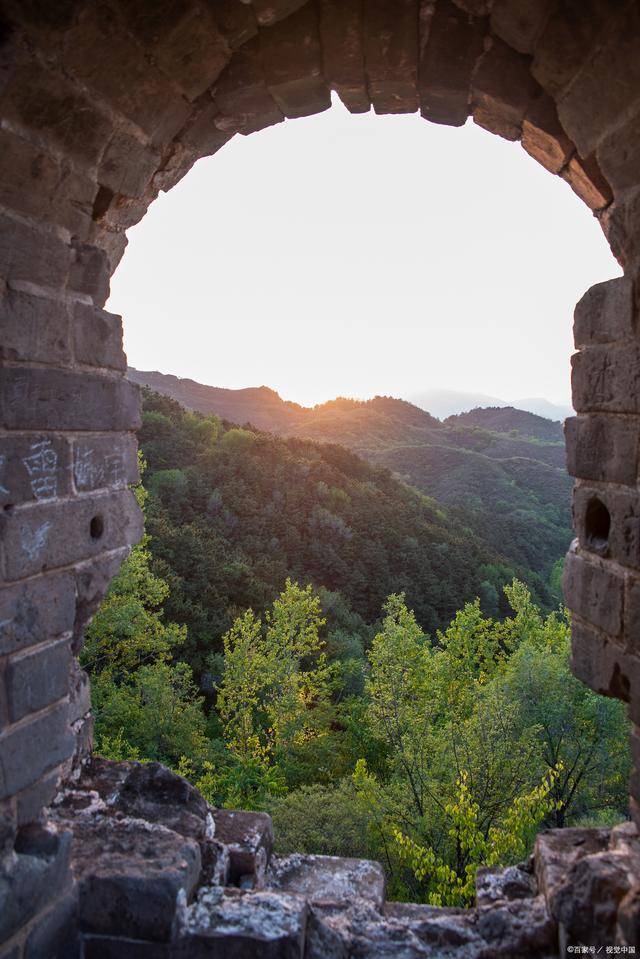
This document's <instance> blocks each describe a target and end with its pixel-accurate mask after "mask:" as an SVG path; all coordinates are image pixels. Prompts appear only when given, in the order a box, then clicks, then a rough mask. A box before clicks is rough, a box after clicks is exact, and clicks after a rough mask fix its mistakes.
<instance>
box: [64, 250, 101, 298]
mask: <svg viewBox="0 0 640 959" xmlns="http://www.w3.org/2000/svg"><path fill="white" fill-rule="evenodd" d="M72 247H73V258H72V260H71V265H70V268H69V288H70V289H71V290H73V291H74V292H76V293H84V294H85V295H86V296H90V297H91V299H92V300H93V302H94V303H95V305H96V306H102V305H103V304H104V302H105V300H106V299H107V297H108V296H109V280H110V278H111V270H110V267H109V259H108V257H107V254H106V253H105V251H104V250H101V249H100V247H97V246H93V245H92V244H90V243H78V242H77V241H76V240H75V239H74V240H72Z"/></svg>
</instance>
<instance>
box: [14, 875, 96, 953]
mask: <svg viewBox="0 0 640 959" xmlns="http://www.w3.org/2000/svg"><path fill="white" fill-rule="evenodd" d="M81 955H82V953H81V944H80V937H79V935H78V898H77V893H76V892H75V891H73V892H71V893H69V894H68V895H66V896H63V898H62V899H59V900H58V901H57V902H56V903H54V905H53V906H52V907H51V908H50V909H49V911H48V912H47V913H46V914H45V915H44V916H43V917H42V918H41V919H38V921H37V923H36V924H35V925H34V926H33V928H32V929H31V931H30V933H29V936H28V938H27V941H26V944H25V948H24V959H43V957H44V956H59V957H60V959H62V957H64V959H80V957H81Z"/></svg>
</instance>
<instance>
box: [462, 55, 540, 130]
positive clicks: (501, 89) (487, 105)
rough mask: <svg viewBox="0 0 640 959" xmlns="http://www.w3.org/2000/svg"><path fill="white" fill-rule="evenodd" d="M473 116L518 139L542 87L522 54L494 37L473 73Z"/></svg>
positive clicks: (486, 128) (483, 125) (478, 120)
mask: <svg viewBox="0 0 640 959" xmlns="http://www.w3.org/2000/svg"><path fill="white" fill-rule="evenodd" d="M472 87H473V101H474V110H473V119H474V121H475V122H476V123H477V124H479V125H480V126H481V127H484V128H485V130H489V131H490V132H491V133H497V134H498V135H499V136H501V137H504V138H505V139H507V140H518V139H519V138H520V135H521V132H522V122H523V119H524V116H525V114H526V112H527V110H528V108H529V106H530V104H531V102H532V101H533V100H534V99H535V98H536V97H537V96H539V95H540V92H541V91H540V88H539V87H538V84H537V83H536V81H535V80H534V79H533V77H532V76H531V72H530V61H529V58H528V57H526V56H525V55H524V54H522V53H518V52H517V51H515V50H512V49H511V47H508V46H507V44H506V43H503V42H502V40H497V39H496V40H494V41H493V42H492V44H491V47H490V49H489V50H488V52H487V53H486V54H485V56H484V57H483V58H482V60H481V61H480V64H479V66H478V69H477V70H476V72H475V74H474V76H473V83H472Z"/></svg>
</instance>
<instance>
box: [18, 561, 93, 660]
mask: <svg viewBox="0 0 640 959" xmlns="http://www.w3.org/2000/svg"><path fill="white" fill-rule="evenodd" d="M75 612H76V587H75V578H74V576H73V573H55V574H53V575H50V576H42V577H40V578H38V579H31V580H29V582H27V583H20V584H18V585H16V586H5V587H4V588H3V589H2V590H0V656H5V655H7V654H8V653H9V654H10V653H15V652H18V651H19V650H21V649H26V648H27V647H28V646H32V645H34V644H35V643H40V642H42V641H43V640H44V639H47V637H49V636H59V635H61V634H62V633H66V632H68V631H69V630H71V629H72V628H73V622H74V618H75Z"/></svg>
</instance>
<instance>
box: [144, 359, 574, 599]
mask: <svg viewBox="0 0 640 959" xmlns="http://www.w3.org/2000/svg"><path fill="white" fill-rule="evenodd" d="M130 375H131V376H132V377H133V378H135V379H137V380H138V381H145V380H147V381H150V382H153V383H154V384H155V386H156V388H157V389H159V390H160V391H161V392H168V393H169V394H171V395H175V396H178V395H179V396H180V397H182V399H183V401H184V402H185V403H186V404H187V405H188V406H191V407H192V408H194V409H199V410H200V411H201V412H209V413H210V412H215V413H217V414H218V415H220V416H223V417H226V418H228V419H229V420H231V421H232V422H235V423H240V424H244V425H246V424H251V423H252V424H254V425H256V426H260V428H262V429H266V430H267V431H269V432H271V433H274V434H276V435H279V436H286V437H298V438H300V439H311V440H314V441H316V442H318V443H325V444H327V443H330V444H340V445H341V446H346V447H349V448H350V449H352V450H354V451H355V452H357V453H358V454H359V455H360V456H361V457H363V458H365V459H367V460H368V461H369V462H370V463H372V464H373V465H375V466H383V467H385V468H387V469H389V470H391V471H393V472H394V473H395V474H396V475H397V476H398V477H399V478H400V479H402V480H403V481H404V482H405V483H407V484H409V485H411V486H413V487H415V488H417V489H419V490H420V491H422V492H423V493H426V494H427V496H429V497H431V498H433V499H435V500H437V502H438V504H439V506H440V507H441V508H446V509H447V510H448V511H449V523H448V526H449V529H450V530H451V529H455V530H456V531H457V533H458V534H460V533H461V532H462V531H463V530H466V531H467V534H472V538H473V539H475V540H476V541H479V542H480V543H481V544H482V545H483V547H484V548H486V549H488V550H489V551H490V552H491V553H494V554H495V553H497V554H499V556H500V560H499V564H500V565H505V566H507V567H508V568H509V571H510V572H513V571H514V570H515V571H516V572H517V574H518V575H519V576H520V577H522V578H523V579H524V580H525V581H526V582H527V583H528V584H529V585H530V586H531V587H532V588H533V589H534V591H535V595H536V597H537V599H538V600H539V601H540V602H542V604H543V605H544V606H546V607H547V608H550V607H551V606H553V605H556V604H557V603H558V602H559V601H560V595H559V590H558V577H557V564H558V561H559V560H560V559H561V557H562V556H563V555H564V553H565V552H566V550H567V548H568V546H569V543H570V542H571V538H572V532H571V515H570V491H571V480H570V478H569V476H568V475H567V473H566V470H565V450H564V442H563V438H562V430H561V427H560V424H559V423H554V422H552V421H551V420H545V419H543V418H542V417H539V416H535V415H533V414H531V413H526V412H523V411H522V410H514V409H512V408H507V409H498V408H489V409H485V410H472V411H471V412H470V413H466V414H461V415H460V416H455V417H449V419H448V420H446V421H445V422H444V423H441V422H440V421H439V420H437V419H435V418H434V417H432V416H430V415H429V414H428V413H426V412H424V410H421V409H419V408H418V407H416V406H413V405H412V404H411V403H407V402H405V401H403V400H398V399H394V398H393V397H384V396H377V397H375V398H374V399H372V400H368V401H360V400H353V399H344V398H340V399H337V400H333V401H330V402H328V403H323V404H320V405H318V406H316V407H313V408H305V407H301V406H298V405H297V404H294V403H286V402H284V401H283V400H281V399H280V397H279V396H278V394H277V393H275V392H274V391H273V390H269V389H267V388H266V387H261V388H259V389H247V390H220V389H215V388H213V387H208V386H203V385H202V384H198V383H194V382H193V381H192V380H181V379H178V378H177V377H172V376H165V375H164V374H160V373H139V372H138V371H130ZM261 442H265V441H264V440H263V441H261ZM465 535H466V534H465ZM504 581H505V580H504V579H500V581H497V580H495V577H492V576H489V577H488V578H485V583H486V582H490V583H492V584H493V586H492V587H491V588H490V587H489V586H487V585H486V584H485V587H484V597H485V598H484V602H485V604H486V605H487V611H490V612H494V613H495V612H497V611H498V609H499V605H496V604H497V603H498V604H499V602H500V600H499V596H500V589H501V583H502V582H504ZM490 596H491V597H493V598H492V600H490V598H489V597H490Z"/></svg>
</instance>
